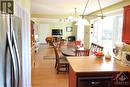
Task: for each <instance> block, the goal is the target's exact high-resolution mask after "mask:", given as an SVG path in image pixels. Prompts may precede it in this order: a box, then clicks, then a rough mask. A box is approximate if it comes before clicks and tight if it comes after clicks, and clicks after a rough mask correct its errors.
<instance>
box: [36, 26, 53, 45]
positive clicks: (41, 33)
mask: <svg viewBox="0 0 130 87" xmlns="http://www.w3.org/2000/svg"><path fill="white" fill-rule="evenodd" d="M47 36H51V29H49V24H39V25H38V40H39V42H40V43H46V41H45V38H46V37H47Z"/></svg>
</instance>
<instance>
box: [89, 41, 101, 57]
mask: <svg viewBox="0 0 130 87" xmlns="http://www.w3.org/2000/svg"><path fill="white" fill-rule="evenodd" d="M99 51H103V47H102V46H100V45H98V44H95V43H91V47H90V52H89V55H93V54H95V53H96V52H99Z"/></svg>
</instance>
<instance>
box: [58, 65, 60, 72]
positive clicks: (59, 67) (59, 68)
mask: <svg viewBox="0 0 130 87" xmlns="http://www.w3.org/2000/svg"><path fill="white" fill-rule="evenodd" d="M59 69H60V66H59V65H57V74H59Z"/></svg>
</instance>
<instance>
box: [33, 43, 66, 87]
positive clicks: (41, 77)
mask: <svg viewBox="0 0 130 87" xmlns="http://www.w3.org/2000/svg"><path fill="white" fill-rule="evenodd" d="M44 57H46V58H44ZM53 57H54V51H53V48H52V47H50V46H48V45H44V46H40V49H39V52H38V53H34V52H32V87H68V74H67V73H60V74H57V73H56V69H55V68H54V64H55V57H54V58H53ZM47 58H48V59H47ZM49 58H50V59H49Z"/></svg>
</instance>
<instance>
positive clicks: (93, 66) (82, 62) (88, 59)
mask: <svg viewBox="0 0 130 87" xmlns="http://www.w3.org/2000/svg"><path fill="white" fill-rule="evenodd" d="M67 60H68V62H69V64H70V65H71V67H72V69H73V70H74V72H76V73H82V72H118V71H129V72H130V66H125V65H123V64H121V61H119V60H116V59H114V58H111V60H110V59H106V58H105V57H103V58H97V57H96V56H80V57H79V56H78V57H67Z"/></svg>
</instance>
